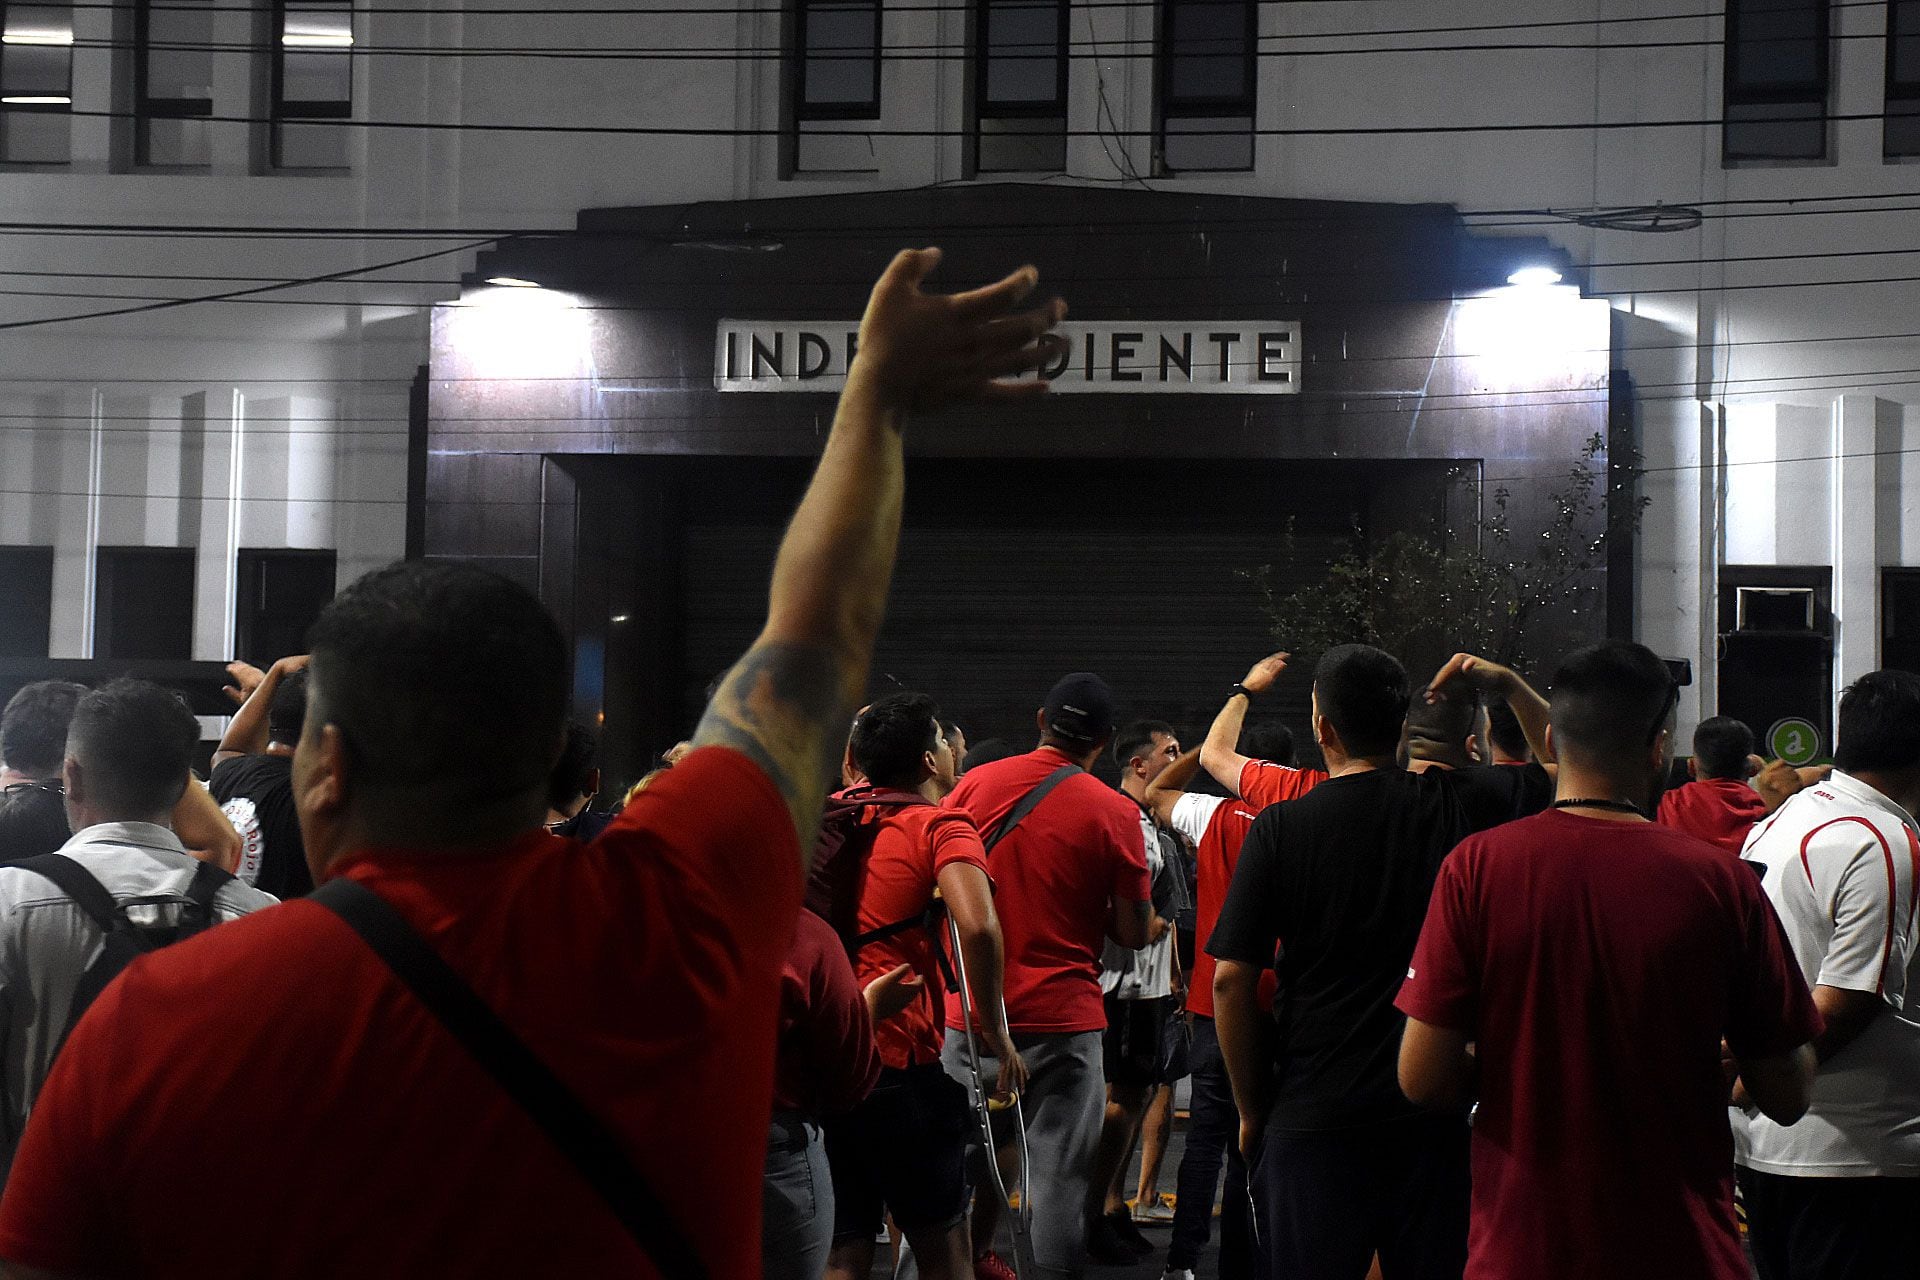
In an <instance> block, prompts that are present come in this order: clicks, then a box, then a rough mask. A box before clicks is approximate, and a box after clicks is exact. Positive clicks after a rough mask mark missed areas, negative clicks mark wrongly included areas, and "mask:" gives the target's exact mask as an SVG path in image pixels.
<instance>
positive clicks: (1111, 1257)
mask: <svg viewBox="0 0 1920 1280" xmlns="http://www.w3.org/2000/svg"><path fill="white" fill-rule="evenodd" d="M1127 1225H1128V1226H1132V1225H1133V1224H1132V1223H1131V1222H1129V1223H1128V1224H1127ZM1087 1256H1088V1257H1089V1258H1092V1259H1093V1260H1094V1261H1095V1262H1098V1263H1102V1264H1104V1265H1106V1266H1110V1267H1125V1266H1131V1265H1132V1264H1134V1263H1136V1262H1138V1261H1139V1260H1140V1258H1141V1255H1140V1254H1139V1253H1137V1252H1135V1250H1134V1247H1133V1245H1132V1244H1130V1243H1128V1241H1127V1238H1126V1237H1125V1236H1123V1235H1121V1234H1120V1231H1119V1228H1118V1227H1116V1226H1115V1224H1114V1220H1113V1215H1112V1214H1110V1213H1106V1214H1101V1215H1100V1216H1099V1217H1097V1218H1094V1219H1093V1220H1091V1221H1090V1222H1088V1223H1087Z"/></svg>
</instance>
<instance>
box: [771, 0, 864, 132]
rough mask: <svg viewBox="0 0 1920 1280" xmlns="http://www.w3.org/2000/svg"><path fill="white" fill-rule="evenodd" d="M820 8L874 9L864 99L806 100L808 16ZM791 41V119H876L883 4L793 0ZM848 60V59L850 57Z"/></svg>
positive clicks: (788, 59) (789, 51)
mask: <svg viewBox="0 0 1920 1280" xmlns="http://www.w3.org/2000/svg"><path fill="white" fill-rule="evenodd" d="M816 5H818V6H819V7H820V8H832V9H853V8H871V9H872V10H873V78H872V79H873V83H872V86H871V88H870V90H869V93H868V96H867V99H866V101H864V102H829V103H809V102H808V101H807V17H808V14H809V12H810V11H811V10H812V9H813V8H814V7H815V6H816ZM792 12H793V45H792V48H791V49H789V50H788V53H787V64H788V67H789V68H790V70H791V76H792V82H793V99H792V103H791V107H792V112H793V119H794V121H795V122H796V123H798V122H800V121H812V120H878V119H879V118H880V58H881V48H882V45H883V43H884V42H883V39H882V37H883V35H884V32H885V26H886V6H885V5H884V4H883V3H882V2H881V0H792ZM850 61H851V59H850Z"/></svg>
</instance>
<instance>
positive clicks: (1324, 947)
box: [1207, 765, 1553, 1129]
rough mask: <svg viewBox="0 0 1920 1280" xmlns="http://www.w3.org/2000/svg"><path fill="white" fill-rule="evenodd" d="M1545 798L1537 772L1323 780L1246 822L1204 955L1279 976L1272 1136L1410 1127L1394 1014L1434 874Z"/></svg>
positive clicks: (1544, 781) (1398, 1020)
mask: <svg viewBox="0 0 1920 1280" xmlns="http://www.w3.org/2000/svg"><path fill="white" fill-rule="evenodd" d="M1552 795H1553V789H1552V784H1551V781H1550V779H1549V778H1548V777H1547V774H1546V772H1545V770H1543V769H1541V768H1540V767H1539V766H1537V765H1534V766H1529V767H1528V768H1525V769H1515V768H1504V769H1502V768H1491V767H1476V768H1471V769H1459V770H1453V771H1447V770H1440V769H1434V770H1430V771H1428V772H1426V773H1419V774H1415V773H1404V772H1401V771H1399V770H1376V771H1373V772H1369V773H1357V774H1348V775H1346V776H1345V777H1339V778H1332V779H1329V780H1328V781H1326V782H1323V783H1321V784H1320V785H1319V786H1318V787H1316V788H1314V789H1313V790H1312V791H1310V792H1308V793H1307V794H1306V795H1305V796H1303V797H1301V798H1300V799H1298V800H1291V801H1287V802H1285V803H1283V804H1277V805H1274V806H1272V807H1271V808H1269V809H1267V810H1266V811H1265V812H1263V813H1262V814H1261V815H1260V817H1259V818H1258V819H1257V820H1256V821H1255V822H1254V824H1253V827H1252V829H1251V830H1250V831H1249V832H1248V833H1247V839H1246V843H1245V844H1244V845H1242V846H1241V850H1240V861H1239V864H1238V866H1237V867H1236V868H1235V870H1234V873H1233V885H1232V887H1231V888H1230V889H1229V890H1228V893H1227V899H1226V903H1225V904H1224V906H1223V907H1222V908H1221V911H1220V920H1219V923H1218V924H1216V925H1215V926H1214V930H1213V935H1212V937H1211V938H1210V939H1209V941H1208V943H1207V951H1208V953H1209V954H1210V955H1212V956H1214V957H1215V958H1216V959H1220V960H1237V961H1240V962H1243V963H1246V964H1255V965H1260V966H1262V967H1266V966H1268V965H1271V966H1272V967H1273V969H1274V972H1275V973H1276V974H1277V975H1278V976H1279V979H1280V988H1279V993H1278V995H1277V996H1276V998H1275V1000H1274V1006H1273V1016H1274V1021H1275V1023H1276V1038H1275V1041H1274V1047H1275V1053H1274V1064H1273V1071H1274V1083H1275V1090H1274V1098H1275V1102H1274V1108H1273V1113H1272V1116H1271V1118H1270V1121H1269V1123H1270V1125H1271V1126H1272V1127H1273V1128H1276V1129H1334V1128H1342V1127H1345V1126H1348V1125H1356V1124H1368V1123H1372V1122H1375V1121H1379V1120H1388V1119H1394V1118H1397V1117H1401V1116H1409V1115H1412V1114H1414V1113H1415V1111H1416V1108H1415V1107H1414V1106H1413V1104H1412V1103H1410V1102H1408V1101H1407V1100H1406V1099H1405V1097H1403V1096H1402V1095H1401V1093H1400V1086H1399V1081H1398V1076H1397V1072H1396V1063H1397V1060H1398V1057H1399V1052H1400V1031H1401V1027H1402V1025H1403V1024H1404V1023H1405V1021H1406V1019H1405V1018H1404V1017H1403V1016H1402V1015H1401V1014H1400V1013H1399V1012H1398V1011H1397V1010H1396V1009H1395V1008H1394V1007H1393V1000H1394V997H1395V996H1396V995H1398V994H1399V991H1400V984H1401V982H1402V981H1403V980H1404V979H1405V977H1406V973H1407V965H1408V963H1409V962H1410V961H1411V959H1412V956H1413V947H1414V943H1415V942H1416V941H1418V940H1419V937H1420V925H1421V923H1422V921H1424V920H1425V919H1426V914H1427V900H1428V898H1430V897H1431V896H1432V893H1433V882H1434V879H1435V877H1436V876H1438V875H1439V873H1440V863H1441V862H1442V860H1444V859H1445V858H1446V856H1447V854H1448V853H1450V852H1452V850H1453V847H1454V846H1455V845H1456V844H1458V843H1460V841H1461V840H1463V839H1465V838H1466V837H1467V836H1468V835H1470V834H1472V833H1473V832H1475V831H1481V830H1485V829H1486V828H1488V827H1492V826H1498V825H1499V824H1500V823H1503V822H1507V821H1510V820H1512V819H1513V818H1516V817H1523V816H1525V815H1526V814H1528V813H1534V812H1538V811H1539V810H1540V809H1542V808H1544V807H1546V805H1547V804H1548V803H1549V802H1550V801H1551V799H1552ZM1276 949H1278V951H1279V955H1278V958H1277V959H1276V957H1275V952H1276Z"/></svg>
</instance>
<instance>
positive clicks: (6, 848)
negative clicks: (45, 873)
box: [0, 782, 72, 862]
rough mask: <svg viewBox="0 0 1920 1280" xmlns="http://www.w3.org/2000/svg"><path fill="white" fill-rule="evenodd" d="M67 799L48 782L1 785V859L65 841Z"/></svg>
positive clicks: (33, 852) (51, 847)
mask: <svg viewBox="0 0 1920 1280" xmlns="http://www.w3.org/2000/svg"><path fill="white" fill-rule="evenodd" d="M71 834H72V833H71V832H70V831H68V830H67V802H66V800H65V799H63V798H62V797H61V795H60V789H59V788H58V787H57V786H54V785H52V784H50V783H40V782H18V783H15V784H14V785H12V786H10V787H7V788H4V789H0V862H17V861H18V860H20V859H21V858H34V857H38V856H39V855H40V854H43V853H52V852H53V851H54V850H55V849H58V848H59V847H60V846H61V845H63V844H65V843H66V842H67V837H68V836H69V835H71Z"/></svg>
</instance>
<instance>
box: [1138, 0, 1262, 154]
mask: <svg viewBox="0 0 1920 1280" xmlns="http://www.w3.org/2000/svg"><path fill="white" fill-rule="evenodd" d="M1232 2H1233V0H1164V2H1163V3H1162V4H1161V5H1160V14H1159V23H1158V27H1159V29H1158V30H1157V31H1156V32H1155V34H1154V64H1155V68H1154V80H1155V84H1154V90H1155V92H1154V101H1155V103H1156V104H1157V106H1158V108H1159V116H1160V121H1159V123H1160V124H1162V125H1164V123H1165V122H1166V121H1168V120H1182V119H1194V118H1204V117H1207V116H1230V115H1246V116H1252V115H1253V114H1254V113H1255V112H1256V111H1257V110H1258V109H1259V101H1260V5H1259V3H1258V0H1238V2H1239V3H1240V5H1241V7H1242V8H1244V9H1245V10H1246V15H1247V18H1246V22H1247V29H1246V52H1245V54H1244V55H1243V57H1244V61H1245V63H1246V68H1245V70H1246V81H1245V83H1246V86H1247V88H1246V92H1245V93H1243V94H1239V95H1235V96H1226V95H1216V96H1202V97H1193V98H1177V97H1176V96H1175V94H1174V91H1173V62H1174V52H1173V15H1174V11H1175V10H1176V9H1178V8H1180V7H1181V6H1182V4H1183V3H1184V4H1186V5H1188V6H1189V7H1192V8H1202V7H1206V8H1215V7H1220V8H1224V7H1225V6H1226V5H1227V4H1229V3H1232Z"/></svg>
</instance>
